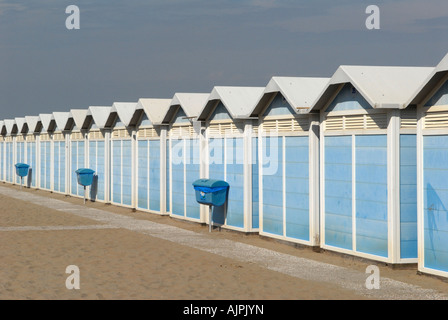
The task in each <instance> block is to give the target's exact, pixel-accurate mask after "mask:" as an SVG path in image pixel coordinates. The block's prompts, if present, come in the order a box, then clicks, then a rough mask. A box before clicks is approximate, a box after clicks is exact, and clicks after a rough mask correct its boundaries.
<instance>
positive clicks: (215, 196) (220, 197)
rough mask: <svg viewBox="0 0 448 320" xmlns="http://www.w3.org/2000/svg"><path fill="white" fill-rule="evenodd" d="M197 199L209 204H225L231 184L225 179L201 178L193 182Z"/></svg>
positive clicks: (217, 205) (216, 205) (218, 205)
mask: <svg viewBox="0 0 448 320" xmlns="http://www.w3.org/2000/svg"><path fill="white" fill-rule="evenodd" d="M193 187H194V190H195V193H196V201H197V202H199V203H202V204H206V205H209V206H215V207H220V206H223V205H224V203H225V202H226V200H227V193H228V191H229V184H228V183H227V182H225V181H223V180H213V179H199V180H196V181H195V182H193Z"/></svg>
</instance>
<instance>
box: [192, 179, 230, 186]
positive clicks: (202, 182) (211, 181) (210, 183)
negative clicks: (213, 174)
mask: <svg viewBox="0 0 448 320" xmlns="http://www.w3.org/2000/svg"><path fill="white" fill-rule="evenodd" d="M193 186H194V187H206V188H216V187H228V186H229V184H228V183H227V182H226V181H224V180H215V179H198V180H196V181H195V182H193Z"/></svg>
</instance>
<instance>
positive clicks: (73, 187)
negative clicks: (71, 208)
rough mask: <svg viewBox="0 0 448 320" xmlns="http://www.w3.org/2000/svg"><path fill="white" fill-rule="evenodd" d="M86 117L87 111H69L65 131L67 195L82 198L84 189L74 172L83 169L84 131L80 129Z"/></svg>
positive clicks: (84, 159)
mask: <svg viewBox="0 0 448 320" xmlns="http://www.w3.org/2000/svg"><path fill="white" fill-rule="evenodd" d="M86 116H87V109H71V110H70V112H69V116H68V120H67V124H66V130H67V131H68V133H67V134H69V140H68V142H69V159H70V160H69V173H70V174H69V176H70V179H69V181H70V183H69V187H70V188H69V194H70V195H72V196H75V197H82V198H83V197H84V188H83V186H80V185H79V184H78V178H77V176H76V170H78V169H80V168H85V167H86V166H87V165H88V163H87V158H86V154H87V151H86V146H87V143H86V139H87V138H86V135H87V133H86V130H84V129H82V127H83V125H84V122H85V119H86Z"/></svg>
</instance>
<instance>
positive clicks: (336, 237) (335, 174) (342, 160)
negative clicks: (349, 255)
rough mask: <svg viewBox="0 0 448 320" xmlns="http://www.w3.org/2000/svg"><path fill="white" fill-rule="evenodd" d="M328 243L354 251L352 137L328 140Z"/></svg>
mask: <svg viewBox="0 0 448 320" xmlns="http://www.w3.org/2000/svg"><path fill="white" fill-rule="evenodd" d="M325 244H327V245H330V246H335V247H339V248H344V249H352V137H351V136H335V137H325Z"/></svg>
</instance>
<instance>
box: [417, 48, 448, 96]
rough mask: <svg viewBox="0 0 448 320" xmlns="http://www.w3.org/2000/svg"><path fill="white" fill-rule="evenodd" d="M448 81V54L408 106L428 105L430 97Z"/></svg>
mask: <svg viewBox="0 0 448 320" xmlns="http://www.w3.org/2000/svg"><path fill="white" fill-rule="evenodd" d="M447 80H448V54H447V55H445V57H444V58H443V59H442V60H441V61H440V62H439V63H438V65H437V66H436V67H435V68H434V69H433V71H432V72H431V73H430V74H429V75H428V77H427V78H426V79H425V81H424V82H423V83H422V84H421V85H420V86H419V88H418V89H417V90H416V91H415V93H414V95H413V96H412V97H411V98H410V99H409V101H408V104H420V103H426V102H427V101H426V100H428V99H430V98H431V97H430V96H429V95H430V94H431V93H435V92H433V91H434V90H437V89H438V88H439V86H440V85H443V83H444V82H445V81H447Z"/></svg>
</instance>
